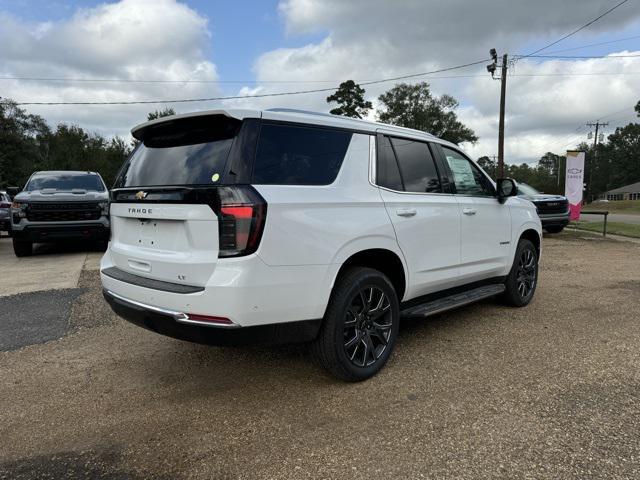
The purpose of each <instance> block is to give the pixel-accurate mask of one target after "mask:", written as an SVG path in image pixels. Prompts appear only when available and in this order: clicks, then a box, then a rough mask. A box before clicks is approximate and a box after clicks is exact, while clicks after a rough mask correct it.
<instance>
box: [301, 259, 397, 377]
mask: <svg viewBox="0 0 640 480" xmlns="http://www.w3.org/2000/svg"><path fill="white" fill-rule="evenodd" d="M399 320H400V306H399V302H398V296H397V294H396V291H395V289H394V288H393V285H392V284H391V282H390V281H389V279H388V278H387V277H386V276H385V275H383V274H382V273H381V272H379V271H377V270H374V269H371V268H353V269H350V270H348V271H347V272H345V273H344V274H342V275H341V276H340V277H339V278H338V280H337V281H336V285H335V287H334V289H333V292H332V294H331V298H330V299H329V305H328V306H327V311H326V313H325V316H324V320H323V323H322V328H321V330H320V333H319V335H318V338H317V339H316V340H315V341H314V343H313V344H312V351H313V353H314V356H315V357H316V359H317V360H318V362H319V363H320V365H321V366H323V367H324V368H325V369H327V370H328V371H329V372H330V373H331V374H332V375H334V376H335V377H337V378H339V379H342V380H346V381H350V382H357V381H361V380H366V379H367V378H370V377H372V376H373V375H375V374H376V373H377V372H378V371H379V370H380V369H381V368H382V367H383V366H384V364H385V363H386V362H387V360H388V358H389V356H390V355H391V352H392V351H393V347H394V345H395V342H396V337H397V336H398V324H399Z"/></svg>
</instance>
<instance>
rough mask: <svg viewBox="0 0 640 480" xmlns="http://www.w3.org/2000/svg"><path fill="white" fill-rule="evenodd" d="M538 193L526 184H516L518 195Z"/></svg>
mask: <svg viewBox="0 0 640 480" xmlns="http://www.w3.org/2000/svg"><path fill="white" fill-rule="evenodd" d="M539 193H540V192H539V191H538V190H536V189H535V188H533V187H532V186H531V185H527V184H526V183H519V184H518V195H538V194H539Z"/></svg>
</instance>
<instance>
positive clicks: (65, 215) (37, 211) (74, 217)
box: [27, 202, 102, 222]
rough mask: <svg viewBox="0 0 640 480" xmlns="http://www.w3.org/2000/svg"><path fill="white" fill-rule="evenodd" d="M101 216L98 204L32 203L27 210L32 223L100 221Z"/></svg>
mask: <svg viewBox="0 0 640 480" xmlns="http://www.w3.org/2000/svg"><path fill="white" fill-rule="evenodd" d="M101 216H102V210H101V208H100V205H99V204H98V203H80V202H73V203H71V202H69V203H32V204H30V205H29V208H28V209H27V219H28V220H29V221H30V222H77V221H82V220H98V219H99V218H100V217H101Z"/></svg>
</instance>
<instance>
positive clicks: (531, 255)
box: [503, 238, 538, 307]
mask: <svg viewBox="0 0 640 480" xmlns="http://www.w3.org/2000/svg"><path fill="white" fill-rule="evenodd" d="M504 285H505V287H506V290H505V292H504V294H503V299H504V301H505V303H506V304H507V305H511V306H514V307H524V306H526V305H528V304H529V302H530V301H531V299H532V298H533V294H534V293H535V291H536V286H537V285H538V250H537V249H536V247H535V246H534V245H533V243H532V242H531V241H530V240H526V239H524V238H523V239H521V240H520V241H519V242H518V248H517V249H516V255H515V257H514V259H513V265H512V267H511V271H510V272H509V275H508V276H507V280H506V281H505V284H504Z"/></svg>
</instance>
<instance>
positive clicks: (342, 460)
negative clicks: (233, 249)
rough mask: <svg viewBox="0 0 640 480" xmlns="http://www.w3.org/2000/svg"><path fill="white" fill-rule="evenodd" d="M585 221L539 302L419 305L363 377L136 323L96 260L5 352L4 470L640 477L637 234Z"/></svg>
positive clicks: (296, 352)
mask: <svg viewBox="0 0 640 480" xmlns="http://www.w3.org/2000/svg"><path fill="white" fill-rule="evenodd" d="M575 235H576V234H570V233H568V234H563V235H561V236H556V237H549V238H546V239H545V244H544V248H545V251H544V258H543V264H542V269H541V275H540V285H539V288H538V291H537V294H536V297H535V299H534V301H533V303H532V304H531V305H530V306H529V307H528V308H525V309H511V308H506V307H503V306H500V305H499V304H497V303H496V302H493V301H490V302H484V303H481V304H477V305H474V306H471V307H468V308H465V309H463V310H458V311H454V312H450V313H447V314H443V315H439V316H437V317H433V318H432V319H430V320H428V321H423V322H405V324H404V325H403V327H402V329H401V335H400V339H399V342H398V345H397V348H396V351H395V353H394V355H393V356H392V358H391V361H390V363H389V364H388V365H387V367H386V368H385V369H384V370H383V372H382V373H381V374H380V375H378V376H377V377H375V378H373V379H372V380H370V381H368V382H364V383H360V384H344V383H339V382H336V381H334V380H332V379H331V378H329V377H327V376H326V375H325V374H324V373H323V372H322V371H320V370H318V369H317V368H316V367H315V366H313V365H312V364H311V363H310V362H309V361H308V358H307V356H306V354H305V352H304V349H301V348H291V347H290V348H281V349H266V348H251V349H232V348H225V349H223V348H211V347H204V346H198V345H192V344H187V343H182V342H179V341H177V340H172V339H169V338H164V337H161V336H157V335H155V334H153V333H151V332H147V331H144V330H141V329H138V328H136V327H134V326H132V325H129V324H127V323H125V322H124V321H121V320H119V319H117V318H116V317H114V316H113V315H112V314H111V312H110V311H109V310H108V307H107V306H106V305H105V303H104V302H103V300H102V299H101V297H100V293H99V282H98V279H97V274H96V272H95V271H94V270H86V269H85V270H84V271H83V272H82V274H81V276H80V280H79V282H80V283H79V286H78V287H79V288H80V289H81V290H74V291H77V292H78V295H76V296H72V297H70V300H69V302H70V307H69V314H68V325H67V327H68V328H67V330H66V334H65V336H64V337H62V338H60V339H58V340H52V341H49V342H47V343H44V344H38V345H31V346H26V347H22V348H18V349H13V348H10V349H6V350H7V351H4V352H0V379H1V381H0V439H1V440H0V478H11V479H14V478H58V477H63V476H64V477H66V478H95V477H99V478H106V479H138V478H150V477H156V478H203V479H204V478H207V479H212V478H215V479H218V478H220V479H223V478H350V479H351V478H368V479H372V478H423V477H424V478H473V479H477V478H505V479H507V478H508V479H513V478H535V479H540V478H576V479H578V478H580V479H584V478H638V477H639V476H640V434H639V433H638V432H640V398H639V397H640V245H638V244H630V243H622V242H614V241H606V240H601V239H584V238H579V237H577V236H575ZM3 300H4V302H5V303H4V304H3V303H2V301H3ZM8 302H14V303H15V302H16V297H4V298H3V299H0V309H4V308H7V307H6V305H7V304H8ZM3 305H4V306H3ZM50 307H51V308H52V309H55V308H57V304H56V303H55V302H53V301H52V303H51V305H50ZM13 308H14V309H15V308H16V307H15V305H14V306H13ZM23 308H24V310H25V311H26V312H27V313H28V309H29V303H28V302H25V304H24V306H23ZM1 312H4V310H0V316H2V315H4V314H3V313H1ZM4 321H5V319H4V318H1V317H0V322H4ZM0 334H2V330H0Z"/></svg>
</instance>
